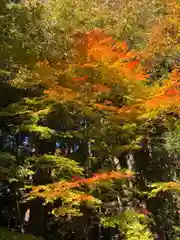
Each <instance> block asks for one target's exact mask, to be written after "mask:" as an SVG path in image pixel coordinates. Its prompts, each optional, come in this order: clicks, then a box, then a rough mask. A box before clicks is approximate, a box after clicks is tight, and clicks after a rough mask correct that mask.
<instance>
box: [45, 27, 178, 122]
mask: <svg viewBox="0 0 180 240" xmlns="http://www.w3.org/2000/svg"><path fill="white" fill-rule="evenodd" d="M75 49H76V51H77V52H78V54H77V55H76V57H75V58H74V60H73V61H72V63H68V64H69V65H71V68H72V69H75V70H77V69H83V70H87V69H92V70H98V68H99V64H100V65H101V66H102V64H104V68H102V69H101V71H102V72H101V73H102V75H103V76H105V75H106V74H105V72H106V73H107V75H106V77H105V78H106V79H104V81H105V82H103V83H102V82H99V79H98V77H97V79H95V80H93V82H92V81H91V80H92V79H91V76H88V75H87V74H86V75H83V76H76V77H72V76H71V81H70V82H71V83H70V84H69V85H68V86H69V87H64V86H61V85H60V84H57V83H55V82H53V81H50V80H46V77H47V73H46V71H44V70H43V73H44V75H45V76H44V78H43V81H44V83H45V84H46V86H48V87H49V90H46V92H45V93H46V94H48V95H49V96H51V97H53V98H54V99H56V100H59V99H65V100H72V99H74V100H76V99H78V98H79V97H80V98H81V101H82V102H83V98H84V94H86V90H84V88H83V91H82V92H81V91H80V89H81V86H84V84H86V83H88V90H89V91H92V95H88V97H89V98H90V99H89V100H90V101H91V97H93V96H94V95H93V94H94V93H100V94H101V93H111V92H112V86H113V85H115V84H116V85H118V84H119V86H121V84H124V83H122V81H123V79H126V81H125V84H126V86H125V87H126V88H127V89H128V87H129V86H130V85H132V84H133V87H134V88H136V89H137V90H136V92H138V95H139V96H137V95H136V96H135V97H134V98H140V99H141V97H142V96H143V99H141V101H139V102H138V104H137V101H136V99H134V101H132V103H131V104H130V105H125V106H123V107H121V108H118V107H115V106H113V103H112V102H111V101H108V99H107V100H106V102H104V104H99V103H98V104H95V108H98V109H99V110H103V111H110V112H113V113H116V114H119V115H122V116H126V117H127V118H128V117H130V116H132V117H133V118H136V117H137V116H139V115H140V114H141V113H142V114H144V113H145V112H147V111H149V110H154V109H155V110H157V109H166V108H170V107H171V106H176V108H177V109H179V100H180V90H179V84H180V83H179V70H178V68H177V69H175V70H174V71H173V72H172V73H171V75H170V78H169V79H168V80H167V81H166V82H165V84H164V85H163V86H162V87H160V86H159V87H158V88H157V89H156V91H155V90H154V87H149V88H147V90H148V91H146V94H147V96H146V95H145V94H144V92H141V89H142V88H139V86H140V84H141V87H142V85H143V84H144V83H141V81H143V82H144V81H146V80H147V78H148V77H149V76H148V75H147V74H146V73H145V72H144V70H143V67H142V66H141V64H140V59H139V55H138V53H136V52H134V51H132V50H131V51H130V50H129V49H128V46H127V44H126V43H125V42H121V43H119V42H117V41H115V40H113V39H112V37H110V36H107V35H106V34H105V33H104V32H103V31H102V30H100V29H95V30H92V31H90V32H87V33H84V34H81V36H79V35H77V36H76V43H75ZM58 67H59V66H58ZM103 71H105V72H103ZM72 73H73V72H72ZM113 76H115V77H113ZM74 87H75V88H74ZM152 92H153V95H152ZM148 93H150V94H149V95H148ZM95 96H96V95H95ZM132 97H133V96H132ZM107 103H108V104H107Z"/></svg>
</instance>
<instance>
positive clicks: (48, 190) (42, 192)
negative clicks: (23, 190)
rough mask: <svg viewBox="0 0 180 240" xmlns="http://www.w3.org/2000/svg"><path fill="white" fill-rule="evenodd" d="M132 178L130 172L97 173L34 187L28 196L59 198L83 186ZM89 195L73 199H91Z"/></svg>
mask: <svg viewBox="0 0 180 240" xmlns="http://www.w3.org/2000/svg"><path fill="white" fill-rule="evenodd" d="M131 177H133V173H132V172H130V171H127V172H116V171H111V172H105V173H97V174H94V176H92V177H91V178H76V177H75V178H73V179H77V180H74V181H66V182H56V183H53V184H48V185H45V186H35V187H33V189H32V192H31V193H30V195H32V196H36V197H42V198H49V197H50V198H59V197H61V196H63V195H65V194H66V193H67V191H68V190H70V189H74V188H80V187H82V186H83V185H86V186H91V185H92V184H95V185H96V184H98V183H99V182H102V181H108V180H118V179H119V180H120V179H129V178H131ZM92 198H93V197H92V196H91V195H87V194H80V195H78V194H77V196H73V199H76V200H77V199H81V200H82V201H84V200H85V199H86V200H88V199H92Z"/></svg>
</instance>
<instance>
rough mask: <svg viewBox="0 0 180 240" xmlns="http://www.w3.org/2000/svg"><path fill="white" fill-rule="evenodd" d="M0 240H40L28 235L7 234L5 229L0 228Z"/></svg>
mask: <svg viewBox="0 0 180 240" xmlns="http://www.w3.org/2000/svg"><path fill="white" fill-rule="evenodd" d="M0 239H1V240H40V239H37V238H36V237H33V236H31V235H28V234H20V233H17V232H9V231H8V230H7V229H5V228H0Z"/></svg>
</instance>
